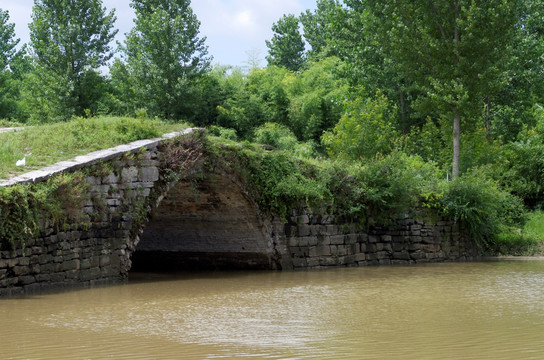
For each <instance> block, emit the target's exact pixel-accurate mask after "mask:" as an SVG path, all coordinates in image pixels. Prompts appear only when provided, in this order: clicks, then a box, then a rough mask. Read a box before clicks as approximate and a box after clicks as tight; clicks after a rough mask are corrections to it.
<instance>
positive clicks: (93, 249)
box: [0, 143, 161, 295]
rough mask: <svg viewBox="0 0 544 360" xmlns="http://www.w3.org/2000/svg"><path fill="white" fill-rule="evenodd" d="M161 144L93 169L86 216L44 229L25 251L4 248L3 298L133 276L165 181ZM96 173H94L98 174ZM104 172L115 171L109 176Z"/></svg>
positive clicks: (0, 255)
mask: <svg viewBox="0 0 544 360" xmlns="http://www.w3.org/2000/svg"><path fill="white" fill-rule="evenodd" d="M157 144H158V143H154V144H151V146H148V147H147V148H146V149H145V150H135V151H133V152H130V151H129V152H128V153H124V154H122V155H120V156H119V157H118V158H114V159H111V160H109V161H108V162H106V163H96V164H93V165H90V167H89V168H90V170H89V173H91V174H92V173H103V174H102V175H90V176H87V177H86V179H85V181H86V183H87V185H88V186H87V188H88V193H87V200H86V203H85V205H84V209H82V210H83V211H82V213H83V216H81V218H78V219H77V221H74V222H73V223H68V224H63V225H54V224H52V223H51V221H46V222H43V223H42V224H40V235H39V236H38V237H35V238H27V239H26V241H25V245H24V247H22V246H18V248H16V249H11V248H10V247H7V246H5V244H4V246H3V247H2V248H1V249H0V250H1V251H0V295H2V294H14V293H20V292H23V291H33V290H40V289H43V288H51V287H66V286H85V285H93V284H98V283H107V282H115V281H119V280H122V279H123V278H125V277H126V276H127V272H128V270H129V269H130V267H131V259H130V256H131V253H132V252H133V251H134V249H135V245H136V243H137V242H138V239H139V234H140V232H141V229H140V224H141V222H142V218H141V217H145V214H146V212H147V210H148V209H147V208H148V207H149V201H148V199H150V194H151V192H152V191H161V189H160V187H159V186H155V184H156V183H157V181H158V180H159V160H158V150H157ZM93 169H94V170H93ZM104 169H107V170H109V171H108V172H105V171H104Z"/></svg>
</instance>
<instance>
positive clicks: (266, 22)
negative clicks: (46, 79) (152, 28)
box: [0, 0, 315, 65]
mask: <svg viewBox="0 0 544 360" xmlns="http://www.w3.org/2000/svg"><path fill="white" fill-rule="evenodd" d="M0 1H1V5H0V8H2V9H4V10H9V12H10V22H12V23H15V27H16V28H15V31H16V32H17V37H19V38H21V42H23V43H26V42H28V41H30V36H29V31H28V24H29V23H30V22H31V20H32V19H31V13H32V6H33V4H34V1H33V0H0ZM103 4H104V6H105V7H106V8H107V9H108V10H109V9H112V8H115V9H116V11H115V14H116V16H117V22H116V24H115V26H116V28H118V29H119V33H118V35H117V37H116V40H118V41H122V40H123V39H124V34H125V33H127V32H128V31H130V29H131V28H132V26H133V22H132V20H133V17H134V12H133V10H132V9H131V8H130V6H129V4H130V1H129V0H103ZM191 6H192V8H193V10H194V12H195V14H196V15H197V17H198V19H199V20H200V22H201V26H200V34H201V36H206V37H207V44H208V47H209V52H210V54H211V55H213V56H214V59H215V62H219V63H222V64H232V65H243V63H244V61H246V60H247V58H248V55H247V53H248V52H251V53H253V54H255V53H259V54H260V55H261V56H262V58H263V59H264V56H265V55H266V52H267V49H266V45H265V40H268V39H270V38H271V37H272V24H273V23H274V22H276V21H277V20H278V19H279V18H280V17H281V16H282V15H284V14H295V15H299V14H300V13H301V12H302V11H304V10H305V9H306V8H308V7H312V8H315V0H193V1H192V2H191Z"/></svg>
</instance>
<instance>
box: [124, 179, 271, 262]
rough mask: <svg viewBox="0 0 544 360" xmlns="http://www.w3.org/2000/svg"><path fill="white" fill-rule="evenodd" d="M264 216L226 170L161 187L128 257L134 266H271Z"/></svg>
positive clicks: (267, 224) (268, 235) (241, 186)
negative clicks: (162, 188) (165, 187)
mask: <svg viewBox="0 0 544 360" xmlns="http://www.w3.org/2000/svg"><path fill="white" fill-rule="evenodd" d="M270 228H271V226H270V221H269V220H268V219H267V217H266V216H263V214H262V213H261V211H260V210H259V207H258V205H257V204H256V203H255V201H254V200H253V199H252V198H251V197H250V196H249V195H248V193H247V192H246V191H245V189H244V187H243V185H242V184H241V183H240V182H238V181H237V180H236V179H235V178H233V177H232V176H229V175H228V174H226V173H220V172H217V173H210V174H206V176H205V177H204V178H203V179H201V180H199V181H196V182H190V181H179V182H177V183H175V184H173V185H170V186H167V189H166V190H164V193H163V194H162V195H161V196H159V200H158V201H157V204H156V205H155V206H154V207H153V208H151V209H150V213H149V217H148V221H147V223H146V224H145V225H144V226H143V228H142V230H141V231H140V235H139V236H138V241H137V244H136V245H135V246H134V249H133V253H132V256H131V263H132V270H135V271H140V270H141V271H160V270H167V271H176V270H184V269H218V268H227V269H277V268H279V267H280V265H279V256H278V252H277V250H276V249H275V244H274V241H273V239H272V236H271V233H270Z"/></svg>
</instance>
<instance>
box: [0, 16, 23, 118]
mask: <svg viewBox="0 0 544 360" xmlns="http://www.w3.org/2000/svg"><path fill="white" fill-rule="evenodd" d="M8 21H9V13H8V11H7V10H6V11H3V10H2V9H0V119H1V118H10V117H13V115H14V113H15V107H16V101H15V99H16V98H17V87H16V85H15V84H14V82H15V79H16V78H17V73H16V70H17V66H16V64H17V63H20V62H21V59H22V55H23V54H24V48H23V49H22V50H20V51H17V49H16V46H17V44H18V43H19V41H20V40H19V39H15V24H11V23H9V22H8Z"/></svg>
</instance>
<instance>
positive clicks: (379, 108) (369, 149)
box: [322, 95, 399, 160]
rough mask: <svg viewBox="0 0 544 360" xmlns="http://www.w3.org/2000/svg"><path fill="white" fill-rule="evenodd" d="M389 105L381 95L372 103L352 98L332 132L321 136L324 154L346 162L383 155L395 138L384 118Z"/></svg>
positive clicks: (391, 128) (396, 135)
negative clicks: (324, 149) (347, 160)
mask: <svg viewBox="0 0 544 360" xmlns="http://www.w3.org/2000/svg"><path fill="white" fill-rule="evenodd" d="M388 111H389V102H388V101H387V99H386V98H385V97H384V96H383V95H378V97H377V98H376V99H375V100H372V99H356V100H355V101H352V102H350V103H349V104H348V105H347V107H346V111H345V114H344V115H343V116H342V118H341V119H340V121H339V122H338V124H336V126H335V127H334V129H333V130H332V131H327V132H325V133H324V134H323V136H322V141H323V144H324V145H325V148H326V149H327V153H328V154H329V155H330V156H332V157H338V158H343V159H350V160H360V159H366V160H368V159H372V158H374V157H375V156H376V155H377V154H381V155H387V154H389V153H390V152H391V151H392V150H393V149H394V144H395V141H396V139H398V138H399V134H398V132H397V131H396V130H395V127H394V126H393V124H392V122H390V121H389V116H388Z"/></svg>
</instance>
